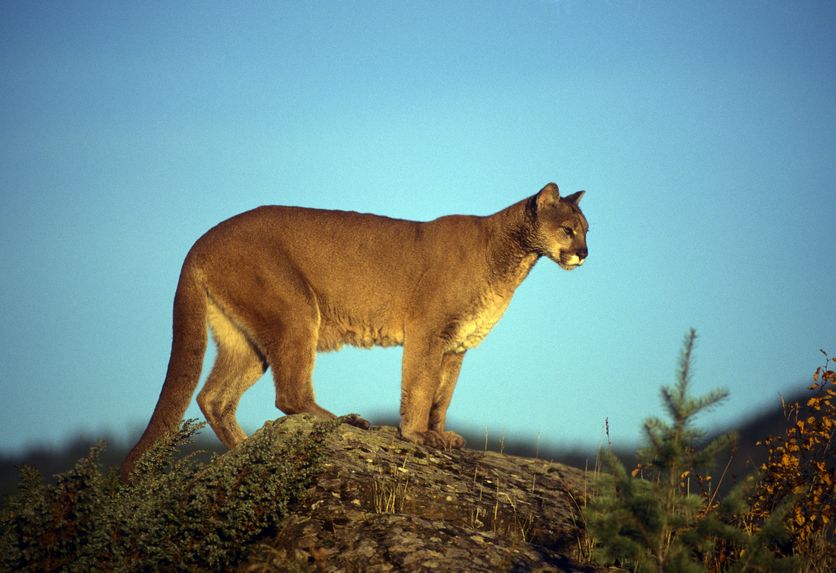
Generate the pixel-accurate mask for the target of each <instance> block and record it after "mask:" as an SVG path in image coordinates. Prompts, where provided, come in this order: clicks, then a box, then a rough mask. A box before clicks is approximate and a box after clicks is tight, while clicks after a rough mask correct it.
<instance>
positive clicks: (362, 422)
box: [339, 414, 371, 430]
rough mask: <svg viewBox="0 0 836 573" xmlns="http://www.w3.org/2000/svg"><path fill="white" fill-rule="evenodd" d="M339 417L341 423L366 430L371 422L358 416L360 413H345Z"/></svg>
mask: <svg viewBox="0 0 836 573" xmlns="http://www.w3.org/2000/svg"><path fill="white" fill-rule="evenodd" d="M339 419H340V422H342V423H343V424H348V425H349V426H354V427H355V428H360V429H361V430H368V429H369V428H370V427H371V423H370V422H369V421H368V420H366V419H365V418H363V417H362V416H360V414H346V415H345V416H340V418H339Z"/></svg>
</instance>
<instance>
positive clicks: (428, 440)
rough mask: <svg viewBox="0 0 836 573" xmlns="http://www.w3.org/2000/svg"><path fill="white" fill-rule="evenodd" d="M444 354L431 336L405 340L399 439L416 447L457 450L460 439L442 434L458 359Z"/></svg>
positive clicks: (458, 364) (459, 445)
mask: <svg viewBox="0 0 836 573" xmlns="http://www.w3.org/2000/svg"><path fill="white" fill-rule="evenodd" d="M456 356H457V355H451V354H445V353H444V350H443V341H442V340H440V339H438V338H437V337H434V336H412V337H410V336H407V339H406V341H405V344H404V352H403V375H402V383H401V384H402V387H401V435H402V436H403V437H404V438H406V439H407V440H409V441H410V442H415V443H416V444H423V445H427V446H432V447H435V448H460V447H462V446H463V445H464V439H463V438H462V437H461V436H460V435H458V434H456V433H454V432H447V431H444V420H445V417H446V412H447V406H448V405H449V404H450V398H451V397H452V394H453V388H454V387H455V382H456V378H457V377H458V371H459V367H460V366H461V355H458V356H459V358H455V357H456Z"/></svg>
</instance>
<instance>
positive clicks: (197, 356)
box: [119, 259, 207, 481]
mask: <svg viewBox="0 0 836 573" xmlns="http://www.w3.org/2000/svg"><path fill="white" fill-rule="evenodd" d="M206 306H207V302H206V292H205V291H204V289H203V287H202V286H201V285H200V284H199V283H198V281H197V277H196V276H195V271H194V269H193V268H192V267H191V265H190V264H189V262H188V259H187V261H186V263H185V264H184V265H183V271H182V272H181V273H180V281H179V283H178V284H177V292H176V293H175V295H174V329H173V331H174V332H173V339H172V342H171V358H170V359H169V361H168V371H167V372H166V375H165V382H164V383H163V388H162V390H161V391H160V398H159V400H157V406H156V408H154V413H153V414H152V416H151V420H150V421H149V422H148V427H147V428H145V432H144V433H143V434H142V437H141V438H140V439H139V441H138V442H137V444H136V445H135V446H134V447H133V449H132V450H131V451H130V453H129V454H128V455H127V457H126V458H125V461H123V462H122V466H121V467H120V468H119V475H120V477H121V478H122V481H127V480H128V478H129V477H130V474H131V472H132V471H133V469H134V465H135V464H136V461H137V458H139V456H140V455H141V454H142V453H143V452H145V450H147V449H148V448H150V447H151V446H152V445H154V443H155V442H156V441H157V440H159V439H160V438H161V437H162V436H164V435H165V434H166V433H168V432H171V431H173V430H176V429H177V427H178V425H179V424H180V420H181V419H182V418H183V414H184V413H185V411H186V408H187V407H188V405H189V402H190V401H191V398H192V394H194V391H195V388H196V387H197V383H198V380H199V379H200V371H201V369H202V367H203V355H204V354H205V352H206Z"/></svg>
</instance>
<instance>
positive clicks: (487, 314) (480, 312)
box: [450, 292, 511, 352]
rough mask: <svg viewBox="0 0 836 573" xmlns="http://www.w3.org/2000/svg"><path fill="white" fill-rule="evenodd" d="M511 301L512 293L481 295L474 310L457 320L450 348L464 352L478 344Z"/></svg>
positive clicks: (453, 350)
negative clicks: (505, 294) (506, 294)
mask: <svg viewBox="0 0 836 573" xmlns="http://www.w3.org/2000/svg"><path fill="white" fill-rule="evenodd" d="M510 302H511V296H510V295H509V296H500V295H498V294H496V293H493V292H488V293H485V294H484V295H482V296H481V297H479V298H478V299H477V300H476V304H475V305H474V306H473V308H472V310H471V311H470V312H468V313H465V314H464V315H463V316H462V317H461V318H460V319H459V320H458V321H457V323H456V324H457V328H456V329H455V331H454V332H455V334H454V336H453V337H452V339H451V341H450V350H451V351H452V352H464V351H465V350H468V349H470V348H474V347H475V346H477V345H478V344H479V343H480V342H482V339H484V338H485V336H487V335H488V332H490V331H491V329H492V328H493V327H494V325H495V324H496V323H497V322H498V321H499V319H500V317H502V313H504V312H505V309H506V308H508V303H510Z"/></svg>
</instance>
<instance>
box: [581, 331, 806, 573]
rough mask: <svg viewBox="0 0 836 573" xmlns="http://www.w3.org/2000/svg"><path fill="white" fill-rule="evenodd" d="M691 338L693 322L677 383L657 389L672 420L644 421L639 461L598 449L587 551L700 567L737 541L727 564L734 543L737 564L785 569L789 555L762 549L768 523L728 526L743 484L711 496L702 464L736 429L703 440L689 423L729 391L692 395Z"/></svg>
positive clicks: (669, 568)
mask: <svg viewBox="0 0 836 573" xmlns="http://www.w3.org/2000/svg"><path fill="white" fill-rule="evenodd" d="M696 338H697V335H696V332H695V331H694V330H693V329H691V330H690V331H689V332H688V334H687V335H686V336H685V341H684V343H683V348H682V353H681V357H680V361H679V368H678V371H677V377H676V384H675V385H674V386H673V387H663V388H662V402H663V405H664V407H665V410H666V413H667V414H668V416H669V418H670V422H666V421H664V420H662V419H660V418H649V419H648V420H647V421H646V422H645V423H644V428H643V429H644V436H645V440H646V446H645V447H643V448H642V449H640V450H639V451H638V457H639V460H640V464H639V465H638V467H637V468H636V469H635V470H633V471H632V472H629V473H628V472H627V470H626V469H625V467H624V465H623V464H622V463H621V462H620V461H619V460H618V458H616V457H615V455H614V454H613V453H612V452H611V451H609V450H608V449H602V451H601V453H600V455H601V458H602V460H603V462H604V467H605V469H606V470H607V471H608V473H606V474H602V476H601V477H600V478H599V480H598V483H597V484H596V489H597V491H598V492H599V493H598V495H597V496H596V497H595V498H593V499H592V500H591V501H590V504H589V505H588V508H587V510H586V515H585V518H586V523H587V529H588V532H589V534H590V535H591V536H592V539H593V542H594V547H595V548H594V551H593V558H594V559H595V560H596V561H598V562H599V563H602V564H613V563H617V564H621V565H622V566H626V567H630V568H632V569H633V570H634V571H638V572H641V571H658V572H660V573H662V572H683V573H690V572H701V571H706V569H707V567H708V565H709V564H710V563H711V562H714V561H716V559H715V555H716V549H717V546H718V544H720V543H723V544H729V545H733V547H734V548H735V549H734V551H733V553H734V556H733V557H734V558H733V559H729V560H726V561H724V567H727V568H729V569H730V570H731V569H734V568H735V567H736V566H737V565H736V564H737V563H739V562H740V561H739V560H737V559H736V557H739V556H740V550H739V548H743V551H744V553H746V551H748V553H746V557H747V560H746V566H745V567H744V568H742V569H741V570H754V571H758V570H761V571H782V570H789V569H788V568H789V566H790V564H791V562H790V561H788V560H785V559H784V560H782V559H778V558H777V557H775V556H774V555H773V554H772V553H771V552H770V551H769V550H768V548H767V546H768V544H769V543H770V542H772V541H774V539H775V538H776V537H778V535H777V534H776V533H775V528H774V527H773V528H771V529H769V530H768V531H766V532H762V535H761V537H757V538H755V537H754V536H752V535H749V534H746V532H744V531H743V530H741V529H739V528H737V527H736V526H734V525H733V523H734V522H735V520H736V519H737V516H739V515H740V513H741V512H742V511H743V506H742V505H741V503H740V500H741V499H743V496H744V494H743V493H742V491H743V490H742V489H741V490H738V491H736V492H735V494H734V495H733V496H731V497H729V498H727V499H726V500H723V501H724V503H720V502H717V501H716V497H717V496H716V488H712V487H711V477H710V475H709V474H708V472H707V469H708V468H710V467H711V466H712V465H713V463H714V461H715V459H716V458H717V456H718V454H719V453H720V452H722V451H723V450H724V449H725V448H727V447H728V446H729V445H730V444H731V443H732V442H733V441H734V439H735V436H734V434H732V433H728V434H723V435H721V436H719V437H717V438H715V439H713V440H711V441H710V442H708V443H704V440H705V433H704V432H702V431H701V430H699V429H698V428H696V427H695V426H694V418H695V417H696V416H697V415H698V414H700V413H702V412H705V411H706V410H708V409H710V408H712V407H714V406H716V405H717V404H718V403H719V402H721V401H722V400H723V399H724V398H726V396H727V395H728V392H727V391H726V390H715V391H713V392H709V393H708V394H706V395H705V396H701V397H696V398H694V397H692V396H691V395H690V384H691V377H692V363H693V352H694V344H695V342H696ZM692 481H693V482H694V485H695V487H694V488H693V489H694V490H695V491H693V492H692V491H691V490H692V487H691V483H692ZM772 525H775V524H772ZM778 529H780V527H779V528H778ZM762 565H763V566H765V567H766V569H763V568H762V567H761V566H762Z"/></svg>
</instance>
